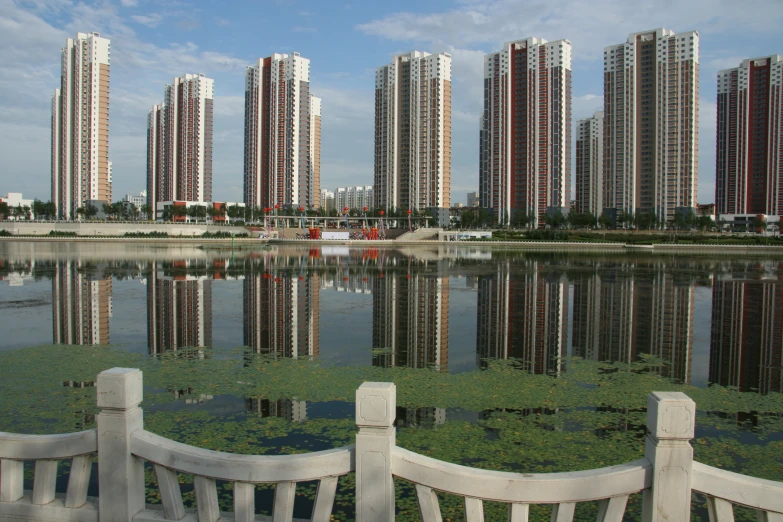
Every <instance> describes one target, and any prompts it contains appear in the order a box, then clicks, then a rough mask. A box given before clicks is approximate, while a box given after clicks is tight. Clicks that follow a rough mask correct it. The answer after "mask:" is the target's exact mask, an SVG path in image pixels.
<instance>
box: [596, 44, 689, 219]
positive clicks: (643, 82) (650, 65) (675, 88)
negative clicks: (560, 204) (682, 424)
mask: <svg viewBox="0 0 783 522" xmlns="http://www.w3.org/2000/svg"><path fill="white" fill-rule="evenodd" d="M604 113H605V114H604V196H603V199H604V207H606V208H613V209H617V212H628V213H632V214H639V213H643V214H649V213H655V215H656V216H657V217H658V218H660V219H663V218H665V219H666V220H669V221H671V220H672V219H673V218H674V215H675V213H676V211H677V209H678V208H682V207H690V208H694V207H696V197H697V193H696V187H697V183H698V178H699V134H698V129H699V33H698V32H696V31H690V32H687V33H682V34H675V33H674V32H673V31H670V30H668V29H655V30H651V31H643V32H640V33H633V34H631V35H630V36H628V41H627V42H625V43H622V44H619V45H613V46H609V47H606V48H605V49H604Z"/></svg>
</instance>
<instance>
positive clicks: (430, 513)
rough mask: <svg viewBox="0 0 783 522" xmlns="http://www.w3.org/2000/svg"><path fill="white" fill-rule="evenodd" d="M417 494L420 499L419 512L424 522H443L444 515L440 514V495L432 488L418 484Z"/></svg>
mask: <svg viewBox="0 0 783 522" xmlns="http://www.w3.org/2000/svg"><path fill="white" fill-rule="evenodd" d="M416 496H417V497H418V499H419V513H420V514H421V519H422V520H423V521H424V522H441V521H442V520H443V517H442V516H440V505H439V504H438V496H437V495H436V494H435V492H434V491H433V490H432V488H428V487H427V486H422V485H421V484H416Z"/></svg>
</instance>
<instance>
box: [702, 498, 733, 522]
mask: <svg viewBox="0 0 783 522" xmlns="http://www.w3.org/2000/svg"><path fill="white" fill-rule="evenodd" d="M707 512H708V513H709V515H710V522H734V507H733V506H732V505H731V502H729V501H728V500H725V499H722V498H718V497H707Z"/></svg>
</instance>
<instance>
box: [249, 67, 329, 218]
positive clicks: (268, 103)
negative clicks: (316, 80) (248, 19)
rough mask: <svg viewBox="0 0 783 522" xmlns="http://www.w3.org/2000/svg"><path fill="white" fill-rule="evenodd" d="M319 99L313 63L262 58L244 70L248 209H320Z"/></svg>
mask: <svg viewBox="0 0 783 522" xmlns="http://www.w3.org/2000/svg"><path fill="white" fill-rule="evenodd" d="M320 161H321V99H320V98H317V97H315V96H313V95H312V94H311V93H310V60H308V59H307V58H303V57H302V56H301V55H300V54H299V53H293V54H291V55H288V54H273V55H272V56H269V57H267V58H260V59H259V60H258V62H257V63H256V64H255V65H252V66H249V67H248V68H247V69H246V71H245V190H244V192H245V205H248V206H249V205H252V206H256V207H262V208H265V207H274V206H275V205H279V206H280V207H283V206H304V207H315V208H317V207H318V206H319V205H320V194H321V186H320V177H321V164H320Z"/></svg>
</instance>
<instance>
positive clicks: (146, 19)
mask: <svg viewBox="0 0 783 522" xmlns="http://www.w3.org/2000/svg"><path fill="white" fill-rule="evenodd" d="M131 20H133V21H134V22H136V23H137V24H141V25H146V26H147V27H157V26H158V25H159V24H160V23H161V22H162V21H163V15H162V14H160V13H150V14H148V15H133V16H131Z"/></svg>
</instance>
